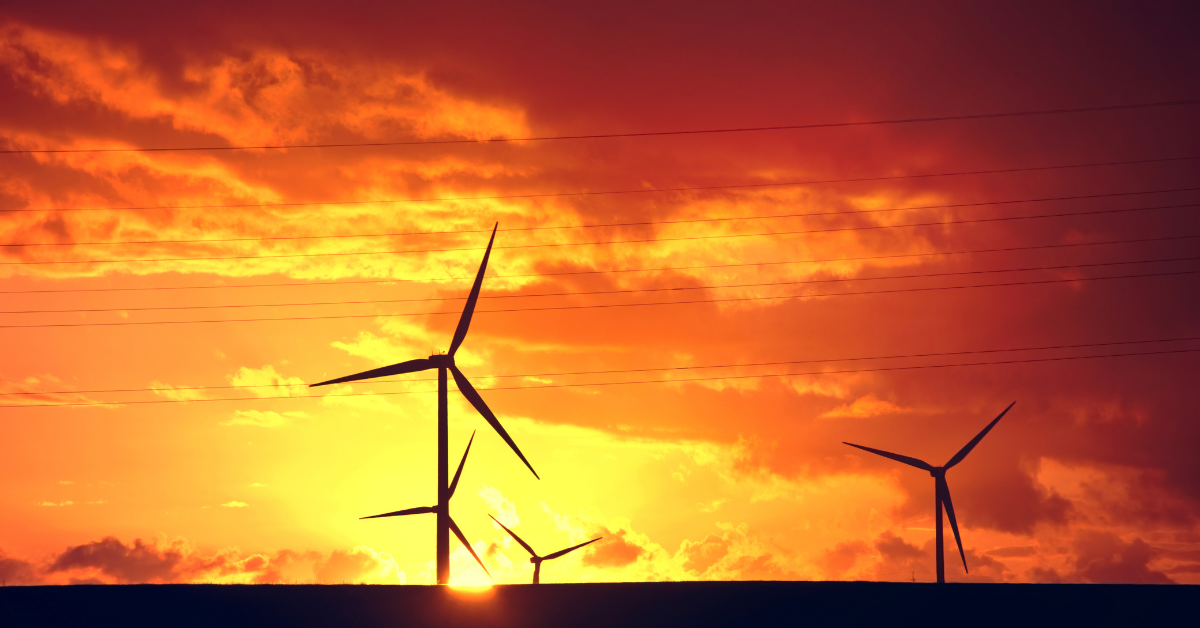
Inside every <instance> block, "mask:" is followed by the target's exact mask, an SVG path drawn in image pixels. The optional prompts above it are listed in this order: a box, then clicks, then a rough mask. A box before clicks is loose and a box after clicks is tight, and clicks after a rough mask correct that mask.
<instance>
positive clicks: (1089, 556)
mask: <svg viewBox="0 0 1200 628" xmlns="http://www.w3.org/2000/svg"><path fill="white" fill-rule="evenodd" d="M1073 545H1074V550H1075V565H1074V566H1075V570H1074V572H1073V573H1069V574H1066V575H1064V578H1065V579H1070V580H1079V581H1082V582H1093V583H1128V584H1170V583H1173V582H1174V580H1172V579H1171V578H1170V577H1169V576H1167V575H1166V574H1164V573H1162V572H1161V571H1156V570H1153V569H1150V567H1149V564H1150V562H1151V561H1152V560H1154V558H1155V556H1156V554H1157V552H1155V550H1154V549H1153V548H1151V547H1150V545H1148V544H1147V543H1146V542H1145V541H1143V540H1142V539H1140V538H1135V539H1133V540H1132V541H1128V542H1126V541H1123V540H1121V538H1120V537H1119V536H1117V535H1116V534H1112V533H1109V532H1083V533H1081V534H1080V535H1079V536H1078V538H1076V539H1075V541H1074V543H1073Z"/></svg>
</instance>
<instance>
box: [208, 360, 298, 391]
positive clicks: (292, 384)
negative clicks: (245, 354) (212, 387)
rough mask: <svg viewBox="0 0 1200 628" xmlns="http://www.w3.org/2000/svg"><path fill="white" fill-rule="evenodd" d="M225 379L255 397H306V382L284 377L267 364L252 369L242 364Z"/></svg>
mask: <svg viewBox="0 0 1200 628" xmlns="http://www.w3.org/2000/svg"><path fill="white" fill-rule="evenodd" d="M226 379H228V380H229V383H230V384H232V385H233V386H237V387H239V388H245V389H246V390H248V391H250V392H251V393H253V394H254V395H255V396H257V397H306V396H308V384H305V383H304V380H302V379H300V378H299V377H284V376H283V375H281V374H279V373H278V372H276V371H275V367H274V366H271V365H270V364H267V365H266V366H263V367H262V368H258V369H252V368H249V367H246V366H243V367H241V368H239V369H238V370H237V372H235V373H233V374H232V375H227V376H226Z"/></svg>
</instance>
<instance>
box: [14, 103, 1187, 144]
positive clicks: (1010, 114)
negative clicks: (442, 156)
mask: <svg viewBox="0 0 1200 628" xmlns="http://www.w3.org/2000/svg"><path fill="white" fill-rule="evenodd" d="M1196 104H1200V100H1172V101H1160V102H1149V103H1136V104H1129V105H1104V106H1097V107H1071V108H1066V109H1035V110H1027V111H1005V112H998V113H972V114H960V115H949V116H932V117H922V118H893V119H888V120H870V121H861V122H822V123H813V124H788V125H778V126H758V127H729V128H719V129H693V130H683V131H643V132H638V133H593V134H587V135H542V136H533V137H497V138H490V139H486V140H470V139H457V140H407V141H396V142H344V143H326V144H264V145H259V146H186V147H184V146H181V147H140V148H49V149H10V150H0V154H8V155H30V154H59V153H133V152H140V153H151V152H184V151H235V150H284V149H294V148H367V147H384V146H429V145H444V144H495V143H511V142H548V141H560V140H593V139H607V138H633V137H663V136H672V135H710V134H724V133H749V132H762V131H798V130H805V129H832V128H843V127H857V126H878V125H886V124H914V123H924V122H951V121H962V120H987V119H997V118H1019V117H1027V116H1047V115H1061V114H1071V113H1096V112H1101V111H1122V110H1131V109H1151V108H1160V107H1179V106H1187V105H1196Z"/></svg>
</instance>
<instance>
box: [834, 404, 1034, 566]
mask: <svg viewBox="0 0 1200 628" xmlns="http://www.w3.org/2000/svg"><path fill="white" fill-rule="evenodd" d="M1016 403H1017V402H1015V401H1014V402H1012V403H1010V404H1008V407H1007V408H1005V409H1004V412H1001V413H1000V416H998V417H996V418H995V419H992V422H991V423H988V426H987V427H985V428H983V431H982V432H980V433H979V434H978V435H977V436H975V438H972V439H971V442H969V443H967V444H966V446H965V447H963V448H962V449H960V450H959V451H958V453H956V454H954V457H953V458H951V459H950V461H949V462H947V463H946V464H945V465H943V466H940V467H935V466H933V465H931V464H929V463H927V462H925V461H923V460H917V459H916V458H910V457H908V456H901V455H900V454H893V453H891V452H887V451H883V450H881V449H871V448H870V447H863V446H862V445H855V444H854V443H846V442H843V443H842V444H844V445H850V446H851V447H857V448H859V449H861V450H863V451H869V452H871V453H873V454H876V455H879V456H883V457H884V458H891V459H892V460H895V461H897V462H903V463H904V464H906V465H909V466H911V467H916V468H918V469H923V470H925V471H928V472H929V475H932V476H933V487H934V488H933V494H934V498H933V501H934V508H935V510H934V512H935V513H936V514H935V515H934V528H935V530H936V533H935V540H934V543H935V545H936V546H937V581H938V583H939V584H940V583H944V582H946V556H945V550H944V549H943V547H942V504H943V503H944V504H945V505H946V514H947V515H948V516H949V517H950V529H952V530H954V541H955V542H956V543H958V555H959V556H960V557H962V564H963V570H964V571H967V555H966V553H964V552H963V546H962V538H961V537H959V535H958V520H957V519H955V517H954V504H953V503H952V502H951V501H950V485H949V484H947V483H946V471H949V470H950V467H953V466H954V465H956V464H958V463H960V462H962V461H963V458H966V457H967V454H969V453H971V450H972V449H974V448H975V445H978V444H979V441H981V440H983V437H984V436H986V435H987V433H988V432H989V431H990V430H991V429H992V427H994V426H995V425H996V423H997V422H999V421H1000V419H1001V418H1003V417H1004V415H1005V414H1007V413H1008V411H1009V410H1011V409H1012V407H1013V405H1015V404H1016ZM968 573H970V572H969V571H968Z"/></svg>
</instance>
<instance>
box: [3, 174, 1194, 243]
mask: <svg viewBox="0 0 1200 628" xmlns="http://www.w3.org/2000/svg"><path fill="white" fill-rule="evenodd" d="M1196 190H1200V187H1185V188H1167V189H1158V190H1143V191H1136V192H1108V193H1104V194H1080V195H1074V196H1047V197H1041V198H1025V199H1010V200H1003V201H981V202H975V203H952V204H946V205H919V206H914V207H888V208H883V209H854V210H848V211H826V212H804V213H794V214H768V215H759V216H755V215H751V216H720V217H716V218H688V219H680V220H643V221H638V222H614V223H604V224H594V225H552V226H537V227H510V228H507V229H498V231H502V232H528V231H548V230H567V229H602V228H609V227H645V226H652V225H678V224H695V223H704V222H730V221H739V220H747V221H749V220H780V219H786V218H807V217H814V216H855V215H862V214H879V213H887V212H901V211H918V210H925V209H949V208H956V207H985V206H988V205H1012V204H1017V203H1040V202H1050V201H1066V200H1083V199H1095V198H1116V197H1124V196H1138V195H1143V194H1163V193H1170V192H1194V191H1196ZM491 232H492V230H491V229H460V230H457V231H400V232H391V233H351V234H332V235H307V236H258V237H246V238H209V239H200V240H104V241H96V242H8V243H0V247H33V246H108V245H118V244H208V243H227V242H263V241H271V240H329V239H342V238H397V237H412V236H429V235H466V234H475V233H491Z"/></svg>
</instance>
